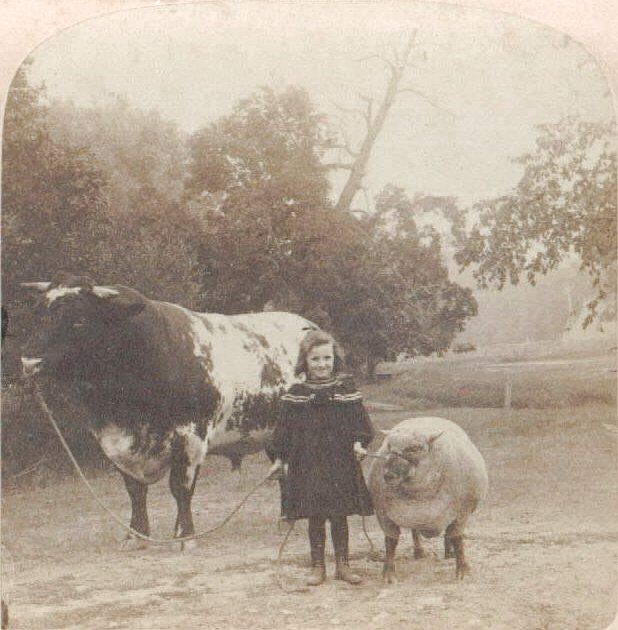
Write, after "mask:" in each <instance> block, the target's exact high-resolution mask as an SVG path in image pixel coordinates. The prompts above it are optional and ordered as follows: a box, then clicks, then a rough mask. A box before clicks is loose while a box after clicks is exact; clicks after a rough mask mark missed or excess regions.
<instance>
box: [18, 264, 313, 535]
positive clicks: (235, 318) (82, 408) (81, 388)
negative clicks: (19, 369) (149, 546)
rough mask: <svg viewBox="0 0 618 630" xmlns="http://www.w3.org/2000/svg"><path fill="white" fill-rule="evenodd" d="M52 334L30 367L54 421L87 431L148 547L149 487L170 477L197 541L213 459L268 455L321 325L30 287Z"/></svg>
mask: <svg viewBox="0 0 618 630" xmlns="http://www.w3.org/2000/svg"><path fill="white" fill-rule="evenodd" d="M24 286H28V287H31V288H34V289H38V291H40V292H41V293H42V300H41V301H40V303H39V306H38V309H39V313H40V316H41V324H40V328H39V329H38V331H37V332H36V333H35V334H34V335H33V336H32V339H31V341H29V342H28V344H27V345H26V347H25V349H24V352H23V356H22V364H23V370H24V372H25V373H26V374H27V375H35V374H36V378H37V379H38V380H39V383H40V386H41V388H42V389H43V392H44V395H45V397H46V400H47V403H48V405H49V407H50V408H51V409H52V411H55V412H58V415H61V414H62V413H64V412H67V410H70V411H71V413H72V414H74V413H76V414H77V417H78V418H79V419H80V420H81V421H83V422H84V423H85V424H86V426H87V428H88V429H89V430H90V432H91V433H92V434H93V435H94V437H95V438H96V440H97V441H98V443H99V444H100V446H101V448H102V449H103V451H104V452H105V454H106V455H107V457H109V459H110V460H111V461H112V462H113V463H114V464H115V465H116V467H117V468H118V469H119V471H120V472H121V474H122V477H123V479H124V482H125V485H126V488H127V491H128V493H129V496H130V498H131V527H132V528H134V529H135V530H136V531H138V532H140V533H142V534H145V535H148V534H149V523H148V514H147V509H146V495H147V489H148V484H151V483H154V482H156V481H158V480H160V479H161V478H162V477H163V476H164V475H165V473H166V472H167V471H168V470H169V471H170V477H169V483H170V489H171V492H172V494H173V496H174V498H175V499H176V503H177V507H178V517H177V519H176V526H175V532H174V535H175V536H176V537H183V536H189V535H191V534H193V533H194V526H193V519H192V514H191V498H192V495H193V489H194V486H195V480H196V479H197V475H198V472H199V466H200V464H201V462H202V461H203V459H204V456H205V455H206V454H207V453H210V454H220V455H226V456H228V457H229V458H230V459H232V461H233V462H234V461H235V460H236V461H238V459H239V458H240V457H242V455H243V454H247V453H251V452H257V451H259V450H260V449H262V448H263V447H264V443H265V440H266V439H267V437H268V435H269V433H270V431H271V430H272V428H273V425H274V422H275V418H276V407H277V405H278V399H279V395H280V394H281V392H282V391H283V390H284V389H285V388H286V387H288V386H289V385H290V384H291V383H292V382H294V380H295V377H294V366H295V363H296V360H297V357H298V347H299V343H300V341H301V339H302V337H303V336H304V335H305V334H306V331H307V329H309V328H314V327H315V326H313V324H311V322H309V321H307V320H306V319H304V318H302V317H299V316H297V315H293V314H290V313H273V312H269V313H255V314H247V315H231V316H225V315H218V314H203V313H195V312H193V311H190V310H188V309H186V308H183V307H181V306H177V305H176V304H170V303H167V302H159V301H155V300H150V299H148V298H146V297H144V296H143V295H142V294H141V293H139V292H138V291H135V290H133V289H130V288H128V287H124V286H116V285H113V286H98V285H96V284H94V283H93V282H92V281H91V280H90V279H88V278H85V277H72V278H65V279H64V280H63V281H62V282H58V281H56V282H33V283H26V284H25V285H24Z"/></svg>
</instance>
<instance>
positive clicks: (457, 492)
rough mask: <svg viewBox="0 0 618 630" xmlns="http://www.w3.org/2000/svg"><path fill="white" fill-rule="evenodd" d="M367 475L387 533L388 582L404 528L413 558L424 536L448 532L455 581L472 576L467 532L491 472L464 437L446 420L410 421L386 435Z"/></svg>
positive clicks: (419, 554) (420, 551) (447, 550)
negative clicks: (411, 540) (411, 543)
mask: <svg viewBox="0 0 618 630" xmlns="http://www.w3.org/2000/svg"><path fill="white" fill-rule="evenodd" d="M384 433H386V438H385V439H384V442H383V443H382V446H381V447H380V449H379V450H378V452H377V453H376V458H375V459H374V461H373V462H372V464H371V467H370V469H369V476H368V477H369V478H368V485H369V491H370V492H371V495H372V498H373V502H374V506H375V511H376V515H377V517H378V521H379V523H380V526H381V527H382V530H383V531H384V538H385V546H386V558H385V561H384V573H383V575H384V579H385V580H386V582H387V583H389V584H390V583H391V582H392V581H393V579H394V571H395V563H394V558H395V549H396V547H397V542H398V541H399V534H400V531H401V528H402V527H408V528H410V529H411V530H412V535H413V538H414V557H415V558H419V557H422V556H423V555H424V552H423V549H422V546H421V541H420V536H419V534H422V535H423V536H426V537H434V536H439V535H440V534H441V533H442V532H444V557H445V558H452V557H453V555H454V556H455V576H456V578H459V579H463V577H464V575H465V574H466V573H467V572H468V571H469V567H468V564H467V563H466V561H465V558H464V544H463V531H464V527H465V525H466V521H467V519H468V516H469V515H470V514H471V513H472V512H473V511H474V510H475V509H476V506H477V505H478V503H479V501H480V500H481V499H483V498H484V497H485V495H486V493H487V484H488V480H487V469H486V466H485V461H484V460H483V457H482V455H481V454H480V453H479V451H478V449H477V448H476V446H474V444H473V443H472V442H471V441H470V438H469V437H468V436H467V434H466V433H465V431H464V430H463V429H462V428H461V427H459V426H458V425H456V424H455V423H454V422H451V421H450V420H445V419H444V418H409V419H408V420H404V421H402V422H400V423H399V424H398V425H396V426H395V427H394V428H393V429H391V430H390V431H385V432H384Z"/></svg>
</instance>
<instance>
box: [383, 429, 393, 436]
mask: <svg viewBox="0 0 618 630" xmlns="http://www.w3.org/2000/svg"><path fill="white" fill-rule="evenodd" d="M391 431H392V429H380V433H383V434H384V435H390V432H391Z"/></svg>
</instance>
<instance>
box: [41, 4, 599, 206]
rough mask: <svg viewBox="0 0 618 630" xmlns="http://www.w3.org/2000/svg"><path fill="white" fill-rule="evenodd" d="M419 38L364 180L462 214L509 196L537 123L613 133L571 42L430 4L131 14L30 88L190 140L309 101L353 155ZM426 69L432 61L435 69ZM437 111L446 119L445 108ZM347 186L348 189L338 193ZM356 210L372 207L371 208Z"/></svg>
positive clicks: (76, 36) (193, 7) (190, 7)
mask: <svg viewBox="0 0 618 630" xmlns="http://www.w3.org/2000/svg"><path fill="white" fill-rule="evenodd" d="M415 29H416V32H417V40H416V41H417V42H418V48H417V53H416V59H417V60H418V63H417V64H416V65H415V67H414V68H411V69H410V70H409V72H408V74H407V77H406V79H405V80H404V81H402V85H407V86H411V87H414V88H415V89H417V90H420V91H422V92H423V93H424V94H425V95H426V96H427V97H428V100H427V99H424V98H422V97H419V96H417V95H415V94H412V93H404V94H401V95H400V96H399V97H398V99H397V102H396V104H395V106H394V107H393V109H392V110H391V112H390V114H389V117H388V119H387V121H386V123H385V126H384V129H383V131H382V133H381V134H380V136H379V138H378V140H377V142H376V145H375V147H374V151H373V154H372V158H371V162H370V164H369V168H368V173H367V176H366V179H365V184H366V186H367V191H368V193H369V195H370V196H371V197H373V196H374V195H375V194H377V192H378V191H379V190H380V189H381V188H382V187H383V186H384V185H385V184H386V183H388V182H391V183H394V184H396V185H398V186H401V187H403V188H405V189H406V190H407V191H408V193H409V194H411V195H412V194H415V193H426V194H436V195H452V196H455V197H457V198H458V199H460V201H461V202H462V203H463V204H469V203H473V202H474V201H477V200H479V199H483V198H488V197H492V196H495V195H498V194H502V193H504V192H507V191H508V190H509V189H510V188H511V187H512V186H513V185H515V184H516V182H517V181H518V179H519V176H520V175H521V170H520V169H521V167H520V166H519V165H516V164H514V163H513V162H512V160H511V158H513V157H516V156H518V155H521V154H522V153H525V152H527V151H530V150H532V149H533V148H534V139H535V136H536V130H535V127H534V126H535V125H538V124H542V123H547V122H556V121H558V120H559V119H560V118H562V117H564V116H566V115H579V116H581V117H582V118H584V119H589V120H599V119H607V118H609V117H610V116H611V115H612V105H611V99H610V95H609V90H608V87H607V84H606V80H605V78H604V77H603V74H602V73H601V70H600V69H599V67H598V65H597V63H596V61H595V60H594V59H593V58H592V57H590V56H589V55H588V53H587V52H586V51H585V50H584V49H583V48H582V47H581V46H580V45H579V44H577V43H576V42H574V41H573V40H569V38H568V37H566V36H564V35H563V34H562V33H561V32H559V31H556V30H553V29H551V28H549V27H545V26H542V25H540V24H538V23H536V22H532V21H528V20H526V19H523V18H520V17H517V16H512V15H508V14H504V13H499V12H494V11H488V10H480V9H472V8H463V7H456V6H453V5H429V4H422V3H418V4H417V3H380V4H377V3H337V4H332V3H322V2H314V3H284V2H274V3H253V2H251V3H239V4H231V5H225V4H223V3H202V4H180V5H175V6H158V7H149V8H140V9H133V10H124V11H117V12H115V13H111V14H109V15H106V16H104V17H98V18H93V19H89V20H86V21H83V22H81V23H79V24H77V25H75V26H72V27H70V28H67V29H65V30H63V31H60V32H59V33H58V34H57V35H55V36H54V37H52V38H50V39H48V40H46V41H45V42H43V43H42V44H41V45H39V46H38V47H37V48H36V49H35V50H34V51H33V53H32V56H33V58H34V65H33V68H32V72H31V77H32V79H33V80H34V81H35V82H45V85H46V86H47V90H48V94H49V96H50V97H52V98H55V97H58V98H66V99H71V100H73V101H74V102H75V103H77V104H80V105H85V106H87V105H92V104H96V103H101V102H105V99H106V98H109V95H110V94H117V95H120V96H123V97H125V98H126V99H127V100H128V101H129V102H130V103H132V104H134V105H135V106H137V107H140V108H143V109H156V110H158V111H159V112H160V113H161V114H162V115H163V116H164V117H166V118H168V119H171V120H174V121H176V122H177V123H178V125H179V126H180V128H182V129H183V130H185V131H187V132H192V131H195V130H196V129H199V128H200V127H202V126H205V125H207V124H208V123H209V122H211V121H213V120H216V119H217V118H218V117H220V116H223V115H226V114H229V113H230V112H231V111H232V108H233V107H234V105H235V104H236V103H237V102H238V100H239V99H241V98H243V97H245V96H248V95H249V94H250V93H251V92H253V91H254V90H255V89H257V88H258V87H259V86H261V85H269V86H273V87H275V88H280V87H283V86H285V85H296V86H302V87H304V88H306V90H307V91H308V93H309V95H310V97H311V99H312V101H313V102H314V103H315V105H316V107H317V108H318V109H319V110H320V111H323V112H324V113H325V114H326V115H327V116H328V119H329V121H330V122H331V124H332V125H333V127H334V128H335V129H338V128H339V127H340V126H344V127H345V128H346V129H347V131H348V134H349V136H350V139H351V142H352V144H353V145H354V144H355V143H357V142H358V141H359V140H360V139H361V138H362V134H363V123H362V119H361V118H360V117H359V116H358V115H354V114H349V113H343V112H342V111H341V109H340V108H342V107H343V108H355V107H360V106H361V104H362V102H361V101H360V99H359V95H360V94H362V95H368V96H373V97H375V98H376V100H379V98H380V97H381V95H382V93H383V90H384V86H385V81H386V73H385V71H384V69H383V67H382V65H381V63H380V61H379V60H378V59H377V57H376V56H375V55H381V56H389V55H390V50H391V49H392V47H393V46H396V47H397V46H399V47H401V46H402V45H403V44H404V43H405V41H406V39H407V37H408V36H409V34H410V33H411V32H412V31H413V30H415ZM425 57H426V59H425ZM429 101H431V103H433V104H435V105H436V106H434V105H433V104H431V103H430V102H429ZM342 181H343V179H342V178H341V177H340V178H334V180H333V183H334V194H336V193H337V191H338V189H339V187H340V185H341V183H342ZM357 203H361V202H360V201H357Z"/></svg>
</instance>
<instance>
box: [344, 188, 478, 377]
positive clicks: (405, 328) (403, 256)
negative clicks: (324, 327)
mask: <svg viewBox="0 0 618 630" xmlns="http://www.w3.org/2000/svg"><path fill="white" fill-rule="evenodd" d="M449 205H450V202H449V201H448V200H444V199H442V198H435V197H424V196H421V195H418V196H416V197H415V198H414V199H412V200H410V199H409V198H408V196H407V195H406V194H405V192H404V191H403V190H402V189H401V188H398V187H396V186H392V185H387V186H385V188H384V189H383V191H382V192H381V193H380V194H379V195H378V196H377V197H376V202H375V207H376V211H375V214H374V215H372V216H371V217H370V218H368V219H366V220H365V229H366V231H367V234H368V236H369V242H368V252H367V253H368V255H366V263H365V264H364V265H360V266H359V268H358V270H357V277H356V282H357V284H358V285H360V287H361V288H360V290H359V289H356V292H357V295H358V296H359V300H358V304H357V305H356V307H355V308H354V309H353V310H350V312H349V313H347V315H346V317H345V319H346V325H345V326H343V328H344V329H345V330H347V331H349V333H348V337H349V338H350V343H351V345H352V346H354V347H358V348H362V349H363V351H364V352H365V353H366V354H365V360H366V362H367V365H368V371H369V373H370V374H372V373H373V369H374V368H375V364H376V363H377V362H378V361H380V360H384V359H394V358H395V357H396V356H397V355H398V354H400V353H407V354H409V355H412V356H414V355H429V354H432V353H434V352H440V351H441V350H443V349H444V348H448V347H449V345H450V344H451V342H452V341H453V339H454V337H455V335H456V334H457V333H458V332H460V331H461V330H463V328H464V325H465V322H466V320H467V319H469V318H471V317H473V316H474V315H476V312H477V305H476V300H475V299H474V297H473V295H472V292H471V290H470V289H467V288H463V287H460V286H459V285H457V284H456V283H454V282H452V281H450V280H449V277H448V270H447V268H446V266H445V265H444V263H443V262H442V258H441V238H440V236H439V234H438V233H437V231H436V230H435V229H434V228H432V227H426V228H424V229H421V230H419V229H418V228H417V223H416V217H418V215H419V214H420V213H422V212H427V211H433V210H435V209H442V208H443V207H449Z"/></svg>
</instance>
